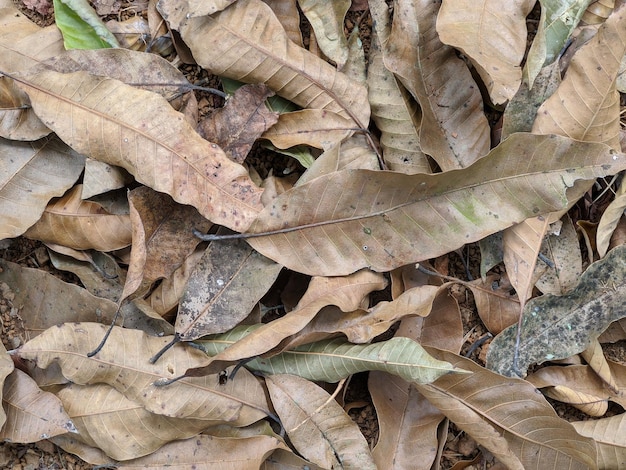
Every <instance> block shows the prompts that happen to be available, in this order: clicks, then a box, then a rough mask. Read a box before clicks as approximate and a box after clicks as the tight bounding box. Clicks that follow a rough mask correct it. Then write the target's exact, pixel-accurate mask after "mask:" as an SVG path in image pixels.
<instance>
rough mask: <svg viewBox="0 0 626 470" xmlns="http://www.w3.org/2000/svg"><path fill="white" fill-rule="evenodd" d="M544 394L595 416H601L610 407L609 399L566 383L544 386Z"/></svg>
mask: <svg viewBox="0 0 626 470" xmlns="http://www.w3.org/2000/svg"><path fill="white" fill-rule="evenodd" d="M542 391H543V394H544V395H545V396H547V397H548V398H552V399H553V400H558V401H560V402H563V403H567V404H568V405H571V406H573V407H574V408H576V409H579V410H580V411H582V412H583V413H585V414H587V415H589V416H592V417H594V418H600V417H602V416H604V415H605V414H606V412H607V411H608V409H609V401H608V400H606V399H603V398H601V397H598V396H595V395H589V394H586V393H581V392H578V391H576V390H573V389H571V388H570V387H567V386H564V385H557V386H556V387H547V388H544V389H543V390H542Z"/></svg>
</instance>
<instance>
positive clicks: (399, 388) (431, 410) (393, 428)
mask: <svg viewBox="0 0 626 470" xmlns="http://www.w3.org/2000/svg"><path fill="white" fill-rule="evenodd" d="M368 388H369V390H370V394H371V395H372V401H373V402H374V406H375V407H376V417H377V418H378V426H379V433H380V434H379V438H378V442H377V443H376V446H375V447H374V449H373V450H372V456H373V457H374V461H375V462H376V465H377V467H378V469H379V470H387V469H389V470H391V469H398V470H400V469H405V468H412V469H415V470H430V468H431V467H432V465H433V462H434V460H435V457H436V455H437V445H438V444H437V428H438V427H439V423H440V422H441V421H442V420H443V419H444V415H443V414H442V413H441V412H440V411H439V410H438V409H437V408H436V407H434V406H433V405H432V404H431V403H430V402H428V401H427V400H426V399H425V398H424V396H423V395H422V394H421V393H419V392H418V391H417V390H416V389H415V388H414V387H413V386H412V384H410V383H409V382H406V381H404V380H403V379H401V378H400V377H397V376H393V375H390V374H387V373H385V372H377V371H373V372H370V374H369V380H368Z"/></svg>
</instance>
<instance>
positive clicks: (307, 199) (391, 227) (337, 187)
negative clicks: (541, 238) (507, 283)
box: [248, 133, 626, 276]
mask: <svg viewBox="0 0 626 470" xmlns="http://www.w3.org/2000/svg"><path fill="white" fill-rule="evenodd" d="M546 155H550V158H545V156H546ZM592 155H593V157H592ZM622 160H625V158H624V157H622V156H621V155H620V154H616V153H615V152H614V151H612V150H610V149H609V148H608V147H606V146H604V145H601V144H591V143H582V142H575V141H572V140H568V139H565V138H562V137H557V136H538V135H532V134H524V133H519V134H514V135H512V136H511V137H510V138H508V139H506V140H505V141H503V142H502V143H501V144H500V145H499V146H498V147H496V148H495V149H494V150H492V151H491V152H490V154H489V155H488V156H486V157H483V158H481V159H480V160H478V161H477V162H476V163H475V164H474V165H472V166H471V167H468V168H465V169H462V170H457V171H450V172H446V173H442V174H435V175H421V174H420V175H403V174H398V173H390V172H383V171H368V170H343V171H337V172H334V173H331V174H328V175H325V176H322V177H319V178H316V179H314V180H312V181H309V182H308V183H306V184H303V185H300V186H296V187H294V188H293V189H291V190H289V191H287V192H285V193H283V194H282V195H281V196H279V197H278V198H276V199H275V200H274V201H273V202H272V204H270V205H268V206H267V207H265V209H264V210H263V211H262V212H261V213H260V214H259V216H258V218H257V220H256V221H255V222H254V223H253V224H252V225H251V227H250V230H249V232H250V233H252V234H254V233H258V234H263V233H264V232H271V231H276V233H274V234H271V235H267V236H260V237H255V238H250V239H248V242H249V243H250V244H251V245H252V246H253V247H254V248H255V249H256V250H258V251H259V252H261V253H262V254H264V255H265V256H267V257H268V258H271V259H273V260H275V261H277V262H279V263H281V264H283V265H284V266H286V267H288V268H290V269H293V270H295V271H299V272H303V273H308V274H315V275H327V276H330V275H342V274H347V273H350V272H354V271H355V270H357V269H359V268H363V267H368V268H370V269H373V270H375V271H387V270H390V269H393V268H396V267H398V266H401V265H404V264H408V263H411V262H417V261H422V260H425V259H429V258H433V257H435V256H438V255H441V254H445V253H448V252H449V251H451V250H454V249H457V248H459V247H460V246H462V245H463V244H465V243H469V242H471V241H475V240H478V239H480V238H483V237H484V236H486V235H489V234H490V233H493V232H496V231H498V230H501V229H503V228H506V227H509V226H511V225H513V224H514V223H517V222H521V221H522V220H524V219H526V218H527V217H530V216H533V215H537V214H541V213H546V212H551V211H555V210H558V209H560V208H563V207H565V206H566V205H567V204H568V199H567V190H568V188H570V187H571V186H573V185H574V183H575V182H576V180H579V179H587V180H591V179H595V178H597V177H599V176H601V175H603V174H607V173H615V172H618V171H620V170H621V169H623V168H626V161H624V162H623V163H622ZM511 193H515V195H516V198H515V199H512V198H510V194H511Z"/></svg>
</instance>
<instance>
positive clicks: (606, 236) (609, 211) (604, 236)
mask: <svg viewBox="0 0 626 470" xmlns="http://www.w3.org/2000/svg"><path fill="white" fill-rule="evenodd" d="M625 209H626V184H625V183H624V181H623V180H622V182H621V183H620V186H619V189H618V192H617V194H616V195H615V199H613V200H612V201H611V203H610V204H609V205H608V206H607V207H606V209H604V212H603V213H602V217H600V223H599V224H598V229H597V232H596V247H597V249H598V254H599V255H600V258H603V257H604V255H606V252H607V251H608V249H609V245H610V243H611V236H612V235H613V232H614V230H615V228H616V227H617V224H618V223H619V221H620V219H621V218H622V215H624V210H625Z"/></svg>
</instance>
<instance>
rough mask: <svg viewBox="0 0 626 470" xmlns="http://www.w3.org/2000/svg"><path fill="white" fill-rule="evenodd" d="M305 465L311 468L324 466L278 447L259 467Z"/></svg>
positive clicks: (284, 469)
mask: <svg viewBox="0 0 626 470" xmlns="http://www.w3.org/2000/svg"><path fill="white" fill-rule="evenodd" d="M305 467H309V469H310V470H322V467H320V466H318V465H315V464H314V463H312V462H309V461H308V460H304V459H303V458H302V457H300V456H298V455H296V454H294V453H293V452H291V451H286V450H284V449H276V450H275V451H274V452H272V455H270V456H269V457H268V458H267V460H266V461H265V462H263V464H262V465H261V467H259V468H260V469H261V470H296V469H299V468H302V469H304V468H305Z"/></svg>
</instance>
